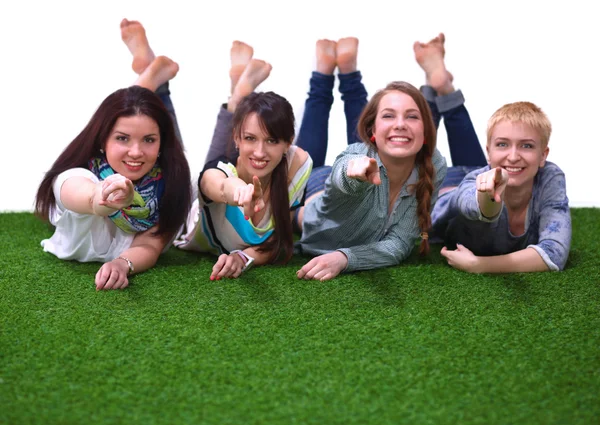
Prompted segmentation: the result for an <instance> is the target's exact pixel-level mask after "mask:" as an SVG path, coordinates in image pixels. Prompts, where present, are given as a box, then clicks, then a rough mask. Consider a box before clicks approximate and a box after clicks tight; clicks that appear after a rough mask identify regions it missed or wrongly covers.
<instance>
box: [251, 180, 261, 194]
mask: <svg viewBox="0 0 600 425" xmlns="http://www.w3.org/2000/svg"><path fill="white" fill-rule="evenodd" d="M252 184H254V194H255V195H256V196H262V184H261V183H260V179H259V178H258V177H257V176H253V177H252Z"/></svg>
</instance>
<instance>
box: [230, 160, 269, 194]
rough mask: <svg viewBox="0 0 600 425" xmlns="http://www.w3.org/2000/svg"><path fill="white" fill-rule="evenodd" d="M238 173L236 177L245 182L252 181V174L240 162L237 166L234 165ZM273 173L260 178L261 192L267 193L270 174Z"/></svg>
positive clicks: (249, 182)
mask: <svg viewBox="0 0 600 425" xmlns="http://www.w3.org/2000/svg"><path fill="white" fill-rule="evenodd" d="M235 168H236V170H237V173H238V177H239V178H240V179H242V180H244V182H246V184H251V183H252V178H253V177H254V175H253V174H250V173H249V172H248V171H247V170H246V169H245V168H244V167H243V166H242V165H241V164H239V165H238V166H237V167H235ZM272 175H273V173H271V174H269V175H267V176H265V177H261V178H260V184H261V186H262V190H263V193H267V192H268V190H269V188H270V186H271V176H272Z"/></svg>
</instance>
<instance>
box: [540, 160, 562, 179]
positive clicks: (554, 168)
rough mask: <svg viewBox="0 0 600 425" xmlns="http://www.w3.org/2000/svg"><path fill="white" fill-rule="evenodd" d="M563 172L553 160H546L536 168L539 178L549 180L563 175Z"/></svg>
mask: <svg viewBox="0 0 600 425" xmlns="http://www.w3.org/2000/svg"><path fill="white" fill-rule="evenodd" d="M564 175H565V173H564V172H563V170H561V168H560V167H559V166H558V165H556V164H555V163H554V162H550V161H546V164H545V165H544V166H543V167H542V168H540V169H539V170H538V176H539V177H540V180H542V181H544V180H549V179H552V178H554V177H556V176H564Z"/></svg>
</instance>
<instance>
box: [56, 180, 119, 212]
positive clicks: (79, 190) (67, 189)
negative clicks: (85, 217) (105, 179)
mask: <svg viewBox="0 0 600 425" xmlns="http://www.w3.org/2000/svg"><path fill="white" fill-rule="evenodd" d="M101 185H102V182H98V183H94V182H93V181H91V180H89V179H87V178H85V177H71V178H69V179H67V180H65V182H64V183H63V185H62V187H61V189H60V200H61V202H62V204H63V205H64V206H65V208H67V209H68V210H70V211H73V212H76V213H78V214H90V215H99V216H103V217H106V216H109V215H111V214H113V213H114V212H115V211H116V210H115V209H114V208H108V207H105V206H102V205H99V201H100V200H101V196H100V194H101Z"/></svg>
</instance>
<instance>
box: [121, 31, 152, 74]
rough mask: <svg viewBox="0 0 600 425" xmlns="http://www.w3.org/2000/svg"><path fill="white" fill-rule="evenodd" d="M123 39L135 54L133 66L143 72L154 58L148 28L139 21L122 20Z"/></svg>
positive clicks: (138, 71)
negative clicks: (147, 33) (148, 37)
mask: <svg viewBox="0 0 600 425" xmlns="http://www.w3.org/2000/svg"><path fill="white" fill-rule="evenodd" d="M121 39H122V40H123V41H124V42H125V45H126V46H127V48H128V49H129V51H130V52H131V54H132V55H133V63H132V64H131V68H133V70H134V71H135V73H136V74H138V75H139V74H141V73H142V72H144V70H145V69H146V68H147V67H148V65H150V63H151V62H152V61H153V60H154V52H153V51H152V49H151V48H150V44H149V43H148V39H147V38H146V30H145V29H144V27H143V26H142V24H141V23H139V22H138V21H128V20H127V19H123V20H122V21H121Z"/></svg>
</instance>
